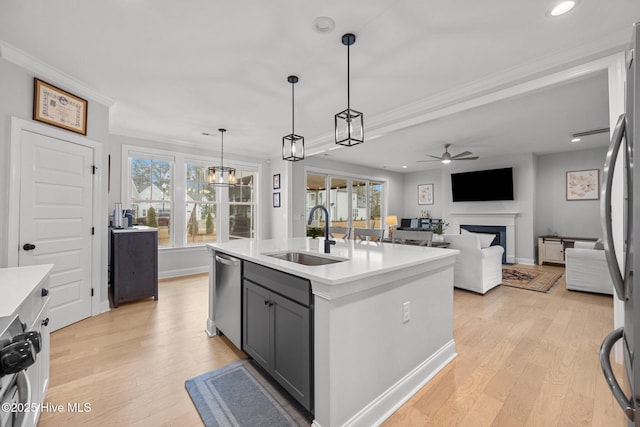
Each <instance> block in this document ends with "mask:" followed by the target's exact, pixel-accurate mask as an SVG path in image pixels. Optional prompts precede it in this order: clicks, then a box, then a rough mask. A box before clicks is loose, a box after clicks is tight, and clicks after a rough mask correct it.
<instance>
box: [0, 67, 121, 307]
mask: <svg viewBox="0 0 640 427" xmlns="http://www.w3.org/2000/svg"><path fill="white" fill-rule="evenodd" d="M34 77H35V75H34V73H32V72H31V71H28V70H26V69H23V68H21V67H19V66H17V65H15V64H13V63H11V62H9V61H7V60H5V59H2V58H0V200H8V196H9V170H10V165H9V146H10V143H11V117H18V118H21V119H25V120H31V119H32V115H33V78H34ZM38 77H39V78H40V79H42V80H44V81H47V82H49V83H52V84H54V85H56V86H60V87H61V88H62V89H64V86H63V85H60V84H58V83H57V82H55V81H51V80H48V79H47V78H46V77H43V76H38ZM72 92H74V93H76V94H77V95H79V96H82V97H83V98H85V99H87V100H88V101H89V105H88V108H87V138H89V139H92V140H93V141H96V142H98V143H103V144H104V145H107V142H108V140H109V107H107V106H106V105H104V104H100V103H99V102H97V101H95V100H92V99H91V98H90V97H88V96H87V95H86V94H83V93H77V92H76V91H72ZM74 135H77V134H74ZM106 151H107V150H106V149H105V150H103V153H104V156H103V159H101V162H100V164H99V165H98V170H97V173H98V174H102V179H103V182H106V170H107V162H106V158H107V157H106ZM97 197H102V198H103V206H105V205H106V203H107V201H106V194H102V193H101V194H98V195H97ZM0 205H1V207H0V267H7V263H8V252H7V250H8V248H7V245H6V242H7V238H8V227H9V224H8V215H9V206H8V204H7V203H1V204H0ZM101 238H102V239H103V241H102V245H101V247H102V251H101V254H100V258H101V259H103V260H104V263H103V265H101V266H100V269H101V272H100V277H101V283H100V296H101V298H100V300H101V303H105V302H106V301H108V294H107V240H106V239H104V236H101Z"/></svg>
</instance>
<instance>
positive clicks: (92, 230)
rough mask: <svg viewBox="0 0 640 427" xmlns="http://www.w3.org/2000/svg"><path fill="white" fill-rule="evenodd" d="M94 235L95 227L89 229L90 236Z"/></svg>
mask: <svg viewBox="0 0 640 427" xmlns="http://www.w3.org/2000/svg"><path fill="white" fill-rule="evenodd" d="M94 234H96V228H95V227H91V235H92V236H93V235H94Z"/></svg>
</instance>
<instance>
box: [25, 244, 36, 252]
mask: <svg viewBox="0 0 640 427" xmlns="http://www.w3.org/2000/svg"><path fill="white" fill-rule="evenodd" d="M35 248H36V245H34V244H33V243H25V244H24V246H23V247H22V249H24V250H25V251H32V250H34V249H35Z"/></svg>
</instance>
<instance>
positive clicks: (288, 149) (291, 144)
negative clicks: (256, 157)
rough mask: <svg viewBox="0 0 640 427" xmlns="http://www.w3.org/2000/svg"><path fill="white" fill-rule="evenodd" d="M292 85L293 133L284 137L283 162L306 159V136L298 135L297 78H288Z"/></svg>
mask: <svg viewBox="0 0 640 427" xmlns="http://www.w3.org/2000/svg"><path fill="white" fill-rule="evenodd" d="M287 81H288V82H289V83H291V133H290V134H289V135H285V136H283V137H282V160H288V161H290V162H297V161H298V160H303V159H304V136H300V135H296V128H295V104H294V93H293V87H294V86H295V84H296V83H298V77H297V76H289V77H287Z"/></svg>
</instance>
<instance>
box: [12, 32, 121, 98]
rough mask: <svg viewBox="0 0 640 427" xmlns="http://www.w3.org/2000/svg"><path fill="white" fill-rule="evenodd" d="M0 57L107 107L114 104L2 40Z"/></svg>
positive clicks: (93, 90)
mask: <svg viewBox="0 0 640 427" xmlns="http://www.w3.org/2000/svg"><path fill="white" fill-rule="evenodd" d="M0 58H3V59H6V60H7V61H9V62H13V63H14V64H16V65H18V66H20V67H22V68H24V69H26V70H29V71H31V72H32V73H34V74H35V75H36V77H40V78H43V79H46V80H47V82H48V83H51V84H55V85H57V86H61V88H64V89H65V90H68V91H70V92H73V93H74V94H76V95H78V96H82V97H85V98H88V99H91V100H93V101H96V102H98V103H100V104H103V105H106V106H107V107H112V106H113V105H114V104H115V100H113V99H112V98H109V97H108V96H106V95H103V94H101V93H99V92H98V91H96V90H95V89H92V88H90V87H89V86H88V85H87V84H85V83H82V82H81V81H79V80H77V79H76V78H74V77H72V76H71V75H69V74H66V73H64V72H63V71H60V70H58V69H57V68H54V67H52V66H50V65H48V64H45V63H44V62H42V61H40V60H39V59H37V58H35V57H33V56H31V55H29V54H28V53H26V52H24V51H22V50H20V49H18V48H16V47H15V46H12V45H10V44H9V43H7V42H5V41H3V40H0Z"/></svg>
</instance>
